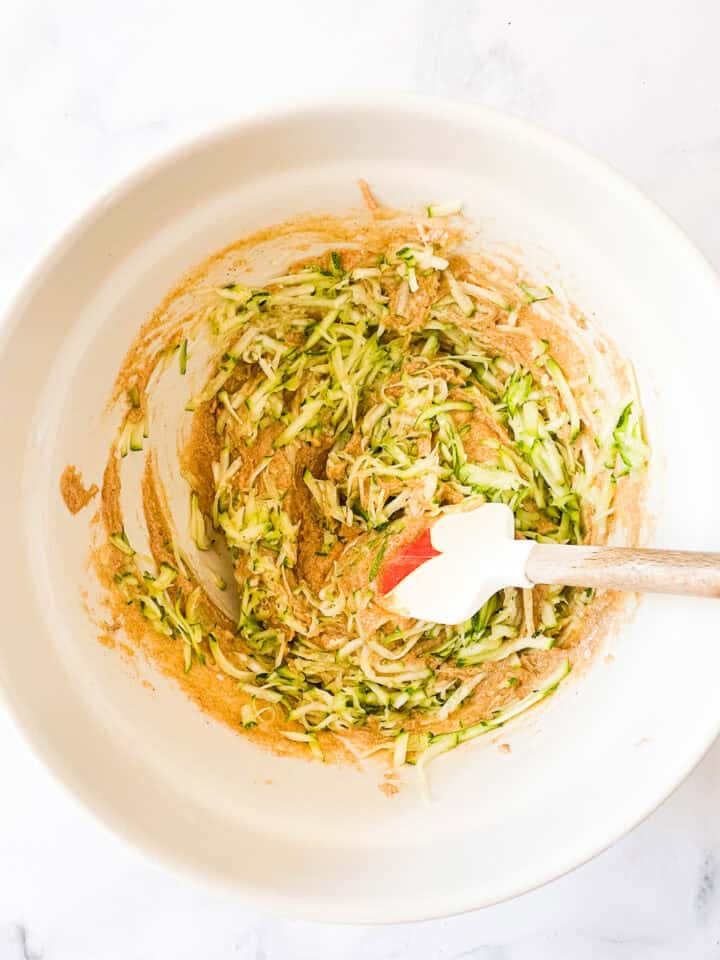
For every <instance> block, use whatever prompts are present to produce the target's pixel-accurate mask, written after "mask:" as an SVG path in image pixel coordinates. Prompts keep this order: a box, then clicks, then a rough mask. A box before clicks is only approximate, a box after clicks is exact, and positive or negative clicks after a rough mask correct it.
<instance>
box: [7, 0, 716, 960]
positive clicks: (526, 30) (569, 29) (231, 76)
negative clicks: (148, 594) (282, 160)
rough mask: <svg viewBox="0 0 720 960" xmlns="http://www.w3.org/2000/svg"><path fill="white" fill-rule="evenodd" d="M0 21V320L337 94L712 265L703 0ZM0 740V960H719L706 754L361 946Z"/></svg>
mask: <svg viewBox="0 0 720 960" xmlns="http://www.w3.org/2000/svg"><path fill="white" fill-rule="evenodd" d="M0 23H1V24H2V28H1V29H0V129H1V130H2V137H0V220H1V222H2V230H1V231H0V291H2V293H1V294H0V306H2V303H1V301H2V300H3V299H4V297H5V296H6V295H7V294H9V293H10V292H11V291H12V289H13V288H14V287H15V286H16V285H17V283H18V280H19V277H20V276H21V274H22V273H23V272H24V270H25V269H26V268H27V266H28V264H29V263H30V262H31V261H32V260H33V259H34V258H35V257H36V255H37V253H38V251H39V249H40V248H42V247H43V246H44V245H45V244H47V243H48V242H49V240H50V239H51V238H52V237H53V236H54V235H55V234H56V233H57V232H58V231H59V230H60V228H61V227H62V225H63V224H64V223H65V222H66V221H67V220H68V218H70V217H72V216H74V215H75V214H76V213H77V212H78V211H79V210H81V209H82V208H84V207H85V206H86V205H87V204H88V203H90V202H91V200H92V199H93V197H94V196H95V195H96V194H97V193H98V192H99V191H100V190H102V189H104V188H105V187H106V186H108V185H109V184H110V183H112V181H113V180H115V179H116V178H117V177H119V176H120V175H122V174H124V173H125V172H126V171H128V170H129V169H131V168H132V167H133V166H135V165H137V164H138V163H141V162H142V161H144V160H145V159H146V158H147V157H149V156H151V155H153V154H156V153H157V152H159V151H161V150H163V149H165V148H166V147H167V146H169V145H171V144H174V143H176V142H178V141H180V140H182V139H183V138H184V137H186V136H187V135H189V134H191V133H193V132H195V131H197V130H199V129H201V128H203V127H205V126H208V125H212V124H215V123H220V122H222V121H225V120H228V119H230V118H233V117H237V116H240V115H244V114H248V113H251V112H255V111H256V110H258V109H261V108H262V107H263V106H266V105H268V104H272V103H273V102H275V101H277V100H278V99H286V98H287V97H288V95H289V94H293V95H298V94H302V95H328V94H334V93H337V92H340V91H343V90H354V91H358V90H366V91H367V90H370V91H376V92H379V93H382V92H383V91H387V90H413V91H417V92H427V93H438V94H444V95H449V96H455V97H467V98H473V99H476V100H479V101H481V102H483V103H485V104H489V105H491V106H494V107H498V108H500V109H504V110H508V111H510V112H512V113H515V114H519V115H521V116H525V117H528V118H530V119H532V120H533V121H536V122H537V123H540V124H542V125H543V126H546V127H548V128H550V129H551V130H554V131H556V132H558V133H560V134H563V135H565V136H567V137H569V138H571V139H573V140H576V141H578V142H579V143H581V144H582V145H584V146H585V147H587V148H588V149H589V150H591V151H592V152H594V153H596V154H598V155H599V156H601V157H603V158H605V159H606V160H608V161H610V163H612V164H614V165H615V166H616V167H618V168H619V169H620V170H622V171H623V172H624V173H625V174H626V175H628V176H629V177H630V179H632V180H634V181H635V182H636V183H637V184H638V185H640V186H641V187H642V188H644V189H645V190H646V191H647V192H648V193H649V194H650V196H652V197H653V198H654V199H655V200H656V201H658V202H659V203H660V204H661V205H662V206H664V207H665V208H666V209H667V210H668V211H669V212H670V213H671V214H672V215H673V216H674V217H675V218H676V219H677V220H678V221H679V223H680V224H681V225H682V226H683V227H684V228H685V229H686V230H687V231H688V232H689V233H690V235H691V236H692V238H693V239H694V240H695V242H696V243H697V244H698V245H699V246H700V248H701V249H703V250H704V252H705V253H706V254H707V255H708V256H709V257H710V259H711V260H712V261H713V262H714V264H715V265H716V266H717V267H720V227H719V226H718V224H719V223H720V220H719V219H718V216H717V209H718V205H719V202H720V98H718V96H717V90H718V85H719V84H720V58H718V56H717V50H716V45H717V41H716V38H717V36H718V32H719V30H720V5H718V4H717V3H715V2H714V0H685V2H683V3H681V2H680V0H654V2H651V0H637V2H636V3H634V4H631V3H627V2H620V0H604V2H599V0H589V2H587V3H584V4H578V3H576V2H573V0H555V2H554V3H552V4H538V3H535V2H534V0H504V2H503V3H497V2H491V0H477V2H471V0H444V2H442V3H440V2H434V0H413V2H410V0H396V2H394V3H386V2H382V0H364V2H363V3H357V2H353V0H335V2H334V3H332V4H308V3H297V2H293V0H265V2H264V3H258V4H255V3H253V4H250V3H248V2H245V3H243V2H242V0H205V2H204V3H202V4H189V3H188V4H183V3H178V2H177V0H174V2H171V0H145V2H143V0H126V2H125V3H123V4H98V3H95V2H93V0H66V2H65V3H63V4H54V5H53V4H48V3H45V2H43V0H5V3H4V4H3V6H2V11H1V12H0ZM270 36H272V41H273V45H272V50H273V53H272V57H271V58H270V57H268V56H267V52H266V50H267V48H266V44H265V40H266V38H268V37H270ZM5 506H6V508H7V506H8V505H5ZM20 639H21V638H20ZM688 642H690V640H688ZM0 743H1V744H2V759H3V778H2V789H0V864H1V869H0V960H22V958H25V960H39V958H43V960H95V958H97V960H155V958H166V957H167V958H172V960H184V958H188V960H190V958H193V960H196V958H214V960H226V958H227V960H230V958H237V960H250V958H256V960H315V958H320V957H325V956H327V957H333V958H334V957H338V958H343V960H355V958H361V957H362V958H363V960H390V958H396V957H412V958H413V960H434V958H444V960H459V958H461V957H462V958H473V960H526V958H533V960H536V958H537V960H545V958H548V960H549V958H551V957H552V958H553V960H626V958H627V960H670V958H675V957H680V956H682V957H683V958H692V960H694V958H705V957H708V958H709V957H716V956H720V895H719V893H720V874H718V868H719V866H720V815H719V814H718V809H719V808H720V804H719V802H718V801H719V800H720V744H717V745H716V746H715V747H714V748H713V749H712V750H711V751H710V753H709V754H708V756H707V757H706V758H705V760H704V761H703V762H702V763H701V764H700V766H699V767H698V769H697V770H696V771H695V772H694V774H693V775H692V776H691V777H690V779H689V780H688V781H687V782H686V783H685V784H684V785H683V786H682V787H681V788H680V789H679V790H678V791H677V792H676V794H675V795H674V796H673V797H672V798H671V799H670V800H668V801H667V802H666V803H665V804H664V805H663V806H662V807H661V809H660V810H658V811H657V812H656V813H655V814H654V815H653V816H652V817H651V818H650V819H649V820H648V821H647V822H645V823H644V824H643V825H641V826H640V827H638V828H637V829H636V830H635V831H634V832H633V833H632V834H630V835H629V836H628V837H626V838H625V839H624V840H623V841H621V842H620V843H618V844H617V845H616V846H615V847H613V848H612V849H611V850H609V851H608V852H607V853H605V854H603V855H602V856H600V857H598V858H597V859H596V860H594V861H593V862H591V863H589V864H587V865H586V866H584V867H582V868H580V869H579V870H577V871H575V872H574V873H573V874H571V875H570V876H567V877H565V878H563V879H561V880H558V881H556V882H555V883H553V884H550V885H548V886H546V887H544V888H543V889H541V890H539V891H536V892H534V893H532V894H528V895H526V896H524V897H522V898H520V899H518V900H515V901H513V902H510V903H506V904H502V905H500V906H497V907H494V908H491V909H487V910H484V911H481V912H478V913H475V914H470V915H466V916H463V917H459V918H455V919H450V920H442V921H434V922H430V923H424V924H416V925H407V926H392V927H382V928H363V927H332V926H323V925H320V924H303V923H297V922H289V921H284V920H281V919H276V918H271V917H266V916H260V915H258V914H257V913H255V912H253V911H252V910H249V909H247V908H246V907H245V906H243V903H242V902H240V901H238V900H237V899H232V898H230V897H222V896H218V895H217V894H214V893H211V892H207V891H205V890H203V889H199V888H197V887H194V886H192V885H190V884H189V883H188V882H187V881H185V880H183V879H179V878H176V877H174V876H171V875H169V874H167V873H165V872H164V871H163V870H161V869H160V868H158V867H156V866H154V865H153V864H151V863H148V862H146V861H144V860H143V859H142V858H141V857H140V856H139V855H138V854H137V853H135V852H134V851H131V850H129V849H127V848H126V847H125V846H124V845H123V844H122V843H121V842H120V841H118V840H116V839H115V838H114V837H113V836H111V835H109V834H107V833H106V832H105V831H104V830H103V829H102V828H101V827H99V826H98V825H97V824H96V823H95V822H93V821H92V820H91V819H89V818H88V816H87V815H86V814H85V813H84V812H83V811H81V810H80V809H79V808H78V807H77V806H76V804H75V802H74V801H73V800H71V799H70V798H68V796H67V795H66V794H65V793H64V791H63V790H62V789H61V788H59V787H58V786H57V785H56V784H55V783H54V782H53V781H52V780H51V779H50V777H49V776H48V775H47V774H46V773H45V771H44V769H43V768H42V766H41V765H40V763H39V761H38V760H37V759H36V758H35V757H34V756H33V755H32V754H31V753H30V751H29V749H28V748H27V747H26V746H25V744H24V743H23V742H22V741H21V740H20V738H19V736H18V734H17V733H16V731H15V729H14V727H13V725H12V722H11V720H10V719H9V718H8V717H7V715H6V714H4V713H3V712H1V710H0Z"/></svg>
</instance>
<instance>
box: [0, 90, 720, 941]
mask: <svg viewBox="0 0 720 960" xmlns="http://www.w3.org/2000/svg"><path fill="white" fill-rule="evenodd" d="M339 108H341V109H343V110H344V111H346V112H347V113H348V114H350V113H352V112H353V111H368V110H377V111H378V113H382V112H384V111H388V112H405V113H408V114H412V113H416V114H418V115H422V117H423V118H424V119H425V120H428V119H432V118H433V117H442V118H443V119H445V120H447V119H448V118H451V119H455V120H456V121H458V122H463V123H466V124H467V123H471V124H478V125H481V126H483V125H484V126H490V127H492V128H494V129H497V130H504V131H505V132H507V133H509V134H511V135H513V136H515V137H516V138H523V139H524V140H525V141H526V142H528V143H530V144H534V145H535V147H536V149H538V150H540V151H542V152H544V153H545V154H546V155H554V156H557V157H561V156H562V157H564V158H565V159H566V160H568V161H569V162H571V163H572V165H573V166H574V167H575V168H576V169H577V170H578V171H579V172H580V173H581V174H582V175H583V176H584V177H586V178H591V179H594V180H595V181H596V182H603V183H604V184H605V185H606V186H607V187H610V188H612V189H613V190H614V191H615V192H616V193H618V194H620V195H622V196H623V199H624V200H625V201H626V202H627V203H628V204H632V205H633V206H634V207H635V208H636V210H638V211H639V212H640V213H641V214H642V216H643V217H644V218H645V219H647V220H651V221H654V222H655V223H656V224H657V226H658V229H662V230H663V231H664V232H665V233H666V234H669V235H671V236H672V240H673V242H674V243H675V244H676V245H678V246H680V247H682V248H683V249H684V253H685V255H686V256H688V257H689V258H690V259H692V260H694V261H695V263H696V265H697V267H698V269H699V270H701V271H702V272H703V273H704V274H705V275H706V278H707V280H708V282H709V284H710V285H713V286H715V288H716V290H717V294H718V297H719V298H720V275H719V274H718V272H716V270H715V269H714V267H713V266H712V264H711V263H710V261H709V260H708V258H707V257H706V255H705V254H704V253H703V252H702V251H701V250H700V249H699V248H698V247H697V246H696V245H695V244H694V243H693V242H692V240H691V239H690V238H689V236H688V234H687V233H686V232H685V230H684V229H683V228H682V227H680V225H679V224H678V223H677V221H676V220H674V219H673V218H672V217H671V216H670V215H669V214H668V213H667V212H666V211H665V210H664V209H663V208H662V207H661V206H660V205H659V204H657V203H656V202H655V201H653V200H651V199H650V198H649V197H648V196H647V194H645V192H644V191H643V190H641V189H640V188H639V187H638V186H637V185H636V184H634V183H633V182H632V181H631V180H629V179H628V178H627V177H626V176H625V175H624V174H622V173H620V172H619V171H618V170H617V169H616V168H615V167H613V166H612V165H611V164H609V163H608V162H606V161H605V160H602V159H600V158H598V157H596V156H594V155H593V154H592V153H590V152H589V151H587V150H585V149H584V148H583V147H581V146H579V145H578V144H576V143H575V142H573V141H571V140H570V139H567V138H565V137H563V136H561V135H558V134H556V133H553V132H551V131H549V130H546V129H545V128H543V127H541V126H539V125H537V124H535V123H533V122H531V121H528V120H526V119H524V118H521V117H518V116H515V115H513V114H510V113H506V112H503V111H499V110H495V109H493V108H490V107H487V106H484V105H482V104H480V103H477V102H474V101H471V100H459V99H453V98H449V97H441V96H429V95H421V94H413V93H395V94H392V95H389V96H388V95H387V94H384V93H383V94H382V95H381V94H379V93H378V94H368V93H360V94H350V95H348V94H340V95H337V96H329V97H322V98H317V97H310V96H301V97H291V98H287V99H285V100H283V101H282V102H280V103H277V104H275V105H274V106H272V107H263V108H262V109H259V110H256V111H253V112H252V113H250V114H249V115H247V116H244V117H242V118H238V119H235V120H230V121H225V122H222V123H220V124H212V125H210V126H208V127H206V128H204V129H199V130H196V131H195V132H193V133H192V134H190V135H188V136H181V137H180V138H179V139H178V140H176V141H175V142H174V143H173V144H171V145H170V146H168V147H164V148H160V149H158V150H155V151H154V152H153V153H152V154H151V155H150V156H149V157H148V158H147V159H145V160H141V161H139V162H138V163H135V164H134V165H132V167H131V168H130V169H129V171H128V172H127V173H125V174H124V175H122V176H120V177H119V178H117V179H115V180H114V181H113V182H112V183H111V184H110V186H107V187H105V188H104V189H102V190H101V191H99V193H98V194H97V195H96V197H95V198H94V199H92V200H90V201H89V202H88V203H87V204H86V205H85V207H84V209H82V210H81V212H80V213H79V214H78V215H76V216H75V217H74V218H71V219H70V220H69V221H68V222H67V224H65V225H64V226H61V227H60V228H59V229H58V230H56V231H55V233H54V235H53V236H52V237H51V239H50V240H49V241H48V242H47V243H45V244H44V245H43V246H42V247H41V249H40V252H39V253H38V254H37V255H36V256H35V257H34V258H32V259H31V260H30V261H29V264H28V266H27V267H26V268H25V269H24V270H22V271H21V273H20V277H19V279H18V282H17V284H16V285H15V289H14V291H13V292H11V294H10V295H9V297H8V298H7V301H6V305H5V307H4V308H3V310H2V312H1V313H0V354H2V352H3V351H4V350H5V349H6V346H7V343H8V341H9V340H10V339H11V336H12V334H13V333H14V332H15V331H16V329H17V327H18V326H19V325H20V323H21V318H22V314H23V306H24V303H25V302H26V301H27V300H28V299H29V298H30V295H31V290H32V286H33V281H34V279H35V278H37V277H38V276H39V275H40V274H41V273H43V272H46V271H48V270H50V269H52V268H53V267H55V265H56V264H57V262H59V261H61V260H62V258H63V257H64V255H65V254H66V252H67V251H68V249H70V248H71V247H72V245H73V243H74V242H75V240H76V239H77V238H79V237H81V236H82V234H83V233H84V232H85V231H87V230H88V229H91V228H92V226H93V225H94V221H95V219H96V218H97V216H98V215H99V214H100V213H102V212H103V211H104V210H105V209H106V208H107V207H109V206H111V205H114V204H117V203H121V202H122V201H123V200H124V198H125V197H126V196H127V195H128V194H130V193H131V192H133V191H134V190H135V189H137V188H140V187H142V185H143V184H144V183H145V182H147V181H150V180H152V178H153V177H154V176H156V175H157V174H158V173H160V172H162V170H163V169H166V168H168V167H171V166H173V165H175V164H176V163H178V162H181V161H182V160H183V159H185V158H186V157H189V156H191V155H192V153H193V152H195V151H197V150H200V149H212V147H213V146H214V145H220V144H222V143H223V142H224V141H225V140H226V139H228V138H231V137H240V136H243V135H246V134H248V133H252V132H253V130H255V129H259V128H262V127H263V126H282V124H283V123H284V122H286V121H295V122H296V121H297V120H298V118H301V117H302V116H303V115H305V116H307V117H308V118H310V117H316V118H317V117H322V116H323V115H328V114H330V113H331V112H334V111H337V110H338V109H339ZM0 693H1V694H2V697H3V700H4V702H5V704H6V706H7V708H8V710H7V713H8V716H9V717H10V719H11V721H12V724H13V726H14V728H15V730H16V731H17V732H18V734H19V736H20V738H21V739H22V740H23V741H24V742H25V744H26V745H27V746H28V747H29V748H30V749H31V750H32V752H33V753H34V754H35V756H37V757H38V758H39V759H40V760H41V761H42V763H43V765H44V767H45V768H46V770H47V771H48V772H49V773H50V775H51V776H52V778H53V780H54V781H55V783H56V784H57V785H58V786H59V787H60V788H61V789H62V790H63V792H64V793H65V795H66V796H69V797H71V798H72V800H73V802H74V803H77V804H78V805H79V807H80V808H81V809H82V810H83V811H84V812H86V813H88V814H90V816H91V817H92V819H93V820H94V821H95V823H97V824H98V825H99V826H100V827H101V828H102V829H103V831H104V832H105V833H106V834H107V833H109V834H110V835H111V836H112V837H114V838H115V839H116V840H121V841H122V842H124V843H127V844H129V845H130V846H131V847H132V848H133V849H134V850H135V851H136V852H137V853H138V854H139V855H140V857H141V858H142V859H143V860H145V861H146V862H147V863H148V864H151V865H153V866H157V865H158V864H160V865H162V866H163V867H164V868H167V869H169V870H171V871H172V872H173V873H175V874H180V875H182V876H183V877H185V878H187V879H188V880H190V881H191V882H193V883H194V884H196V885H202V886H203V887H205V888H208V887H209V888H211V889H215V890H216V891H218V892H222V893H225V894H227V893H233V894H236V895H239V896H241V897H242V898H243V900H244V901H245V902H247V903H248V905H249V906H252V907H255V908H257V909H260V910H263V911H269V912H271V913H274V914H278V915H282V916H285V917H290V918H293V919H302V920H312V921H321V922H326V923H327V922H330V923H374V924H382V923H398V922H420V921H422V920H429V919H439V918H443V917H450V916H457V915H459V914H462V913H466V912H470V911H473V910H477V909H480V908H482V907H488V906H492V905H494V904H497V903H500V902H504V901H506V900H510V899H514V898H516V897H519V896H521V895H523V894H525V893H529V892H531V891H533V890H536V889H538V888H540V887H542V886H544V885H545V884H546V883H549V882H551V881H553V880H556V879H559V878H560V877H562V876H565V875H566V874H568V873H570V872H572V871H573V870H575V869H576V868H577V867H579V866H582V865H583V864H585V863H587V862H588V861H589V860H591V859H593V858H594V857H596V856H598V855H599V854H600V853H602V852H603V851H605V850H607V849H608V848H609V847H611V846H612V845H613V844H615V843H616V842H617V841H618V840H620V839H621V838H622V837H624V836H626V835H627V834H628V833H630V832H631V831H632V830H634V829H635V827H637V826H638V825H639V824H641V823H642V822H643V821H644V820H646V819H647V817H649V816H650V814H652V813H653V812H654V811H655V810H657V809H658V807H660V806H661V805H662V804H663V803H664V802H665V801H666V800H667V799H668V798H669V797H670V796H671V795H672V794H673V793H674V792H675V791H676V790H677V788H678V787H679V786H680V785H681V784H682V783H683V782H684V781H685V779H686V778H687V777H688V776H689V775H690V773H691V772H692V771H693V770H694V769H695V767H696V766H697V765H698V764H699V763H700V761H701V760H702V759H703V758H704V756H705V755H706V754H707V752H708V751H709V749H710V747H711V746H712V745H713V743H714V742H715V740H716V739H717V737H718V735H720V711H718V717H717V723H716V726H715V729H714V730H713V731H711V732H710V733H709V734H708V735H707V737H706V738H705V739H704V740H703V741H702V742H701V743H698V744H697V746H696V747H695V749H694V750H692V751H688V754H687V759H686V761H685V763H684V764H683V765H682V767H681V768H679V769H678V771H677V773H676V775H675V777H674V779H673V782H672V783H671V784H670V785H669V786H668V788H667V789H666V790H665V791H664V792H663V794H662V795H661V796H658V797H656V798H654V799H652V800H650V801H648V802H647V803H646V804H645V805H644V807H643V808H642V810H641V812H640V813H639V814H638V813H635V814H634V815H633V816H632V817H630V818H629V820H628V822H627V823H625V824H624V826H623V827H622V828H621V829H619V830H616V831H615V832H614V833H613V835H611V836H609V837H608V838H607V839H605V840H603V841H602V842H599V843H597V842H596V843H591V844H589V845H588V848H587V849H584V850H582V851H580V852H578V851H577V849H576V850H575V851H574V852H573V853H571V854H569V855H568V856H567V857H566V858H565V862H564V863H563V864H562V866H560V867H559V868H558V867H556V868H554V869H551V870H550V871H549V872H548V871H547V870H546V871H545V872H544V873H543V871H537V874H536V878H535V879H534V880H533V881H531V882H530V883H528V882H527V881H525V882H520V883H518V884H517V885H516V886H515V887H514V888H510V889H506V890H505V891H502V892H500V893H498V894H497V895H496V896H493V897H487V898H485V899H482V900H481V901H480V902H478V899H477V897H475V896H473V895H472V893H471V892H470V893H468V895H467V896H466V897H463V898H459V897H456V896H454V897H451V898H450V899H449V900H443V898H442V896H440V897H438V898H437V899H436V900H435V901H434V902H435V904H436V906H434V907H433V908H432V909H423V906H421V905H416V906H414V907H413V905H412V904H405V906H404V908H403V909H402V910H401V911H400V912H398V911H397V906H396V904H394V905H393V913H392V916H380V915H379V914H378V911H377V908H375V909H373V908H370V909H368V907H367V906H366V905H365V904H363V905H356V906H353V905H350V904H348V905H345V906H343V908H342V909H338V908H331V909H328V907H327V906H322V904H321V902H320V900H318V899H311V900H307V901H306V900H302V899H299V898H291V897H289V896H286V895H283V894H276V893H269V892H268V891H267V890H265V889H263V890H258V888H256V887H254V886H253V885H252V882H251V881H245V880H242V881H240V880H237V881H233V882H231V881H229V880H225V879H222V878H220V877H218V876H217V875H216V874H214V873H213V872H212V871H210V870H203V869H202V868H201V867H199V866H198V864H197V863H190V862H188V860H187V859H185V858H184V857H183V856H182V855H181V854H178V853H176V852H174V851H171V850H169V849H168V848H167V847H166V846H165V845H164V844H162V843H159V842H158V843H156V842H154V841H153V840H152V839H151V838H148V837H147V836H146V835H145V834H143V833H142V832H141V831H137V830H136V829H135V828H134V826H133V825H132V823H130V822H128V821H127V820H126V819H125V818H124V817H123V816H122V814H120V813H118V812H116V811H115V810H114V809H112V808H109V807H107V806H104V805H103V804H102V802H101V801H100V800H98V798H96V797H95V796H93V795H91V794H90V792H89V791H88V789H87V787H86V785H85V782H84V781H83V779H82V778H80V777H78V776H76V775H74V774H73V773H72V772H71V771H69V770H68V769H67V767H66V765H65V763H64V760H63V757H62V755H61V754H59V753H57V752H55V751H54V750H53V749H52V748H51V747H50V746H49V745H48V744H47V742H46V740H45V737H44V734H43V731H42V728H41V727H40V726H38V725H37V723H36V721H35V719H34V717H33V715H32V712H31V711H30V710H28V709H26V708H25V705H24V703H23V700H22V698H21V697H20V696H19V695H17V694H16V693H14V692H13V690H12V688H11V685H10V683H9V682H8V678H7V677H6V675H5V672H4V670H3V669H1V668H0Z"/></svg>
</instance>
